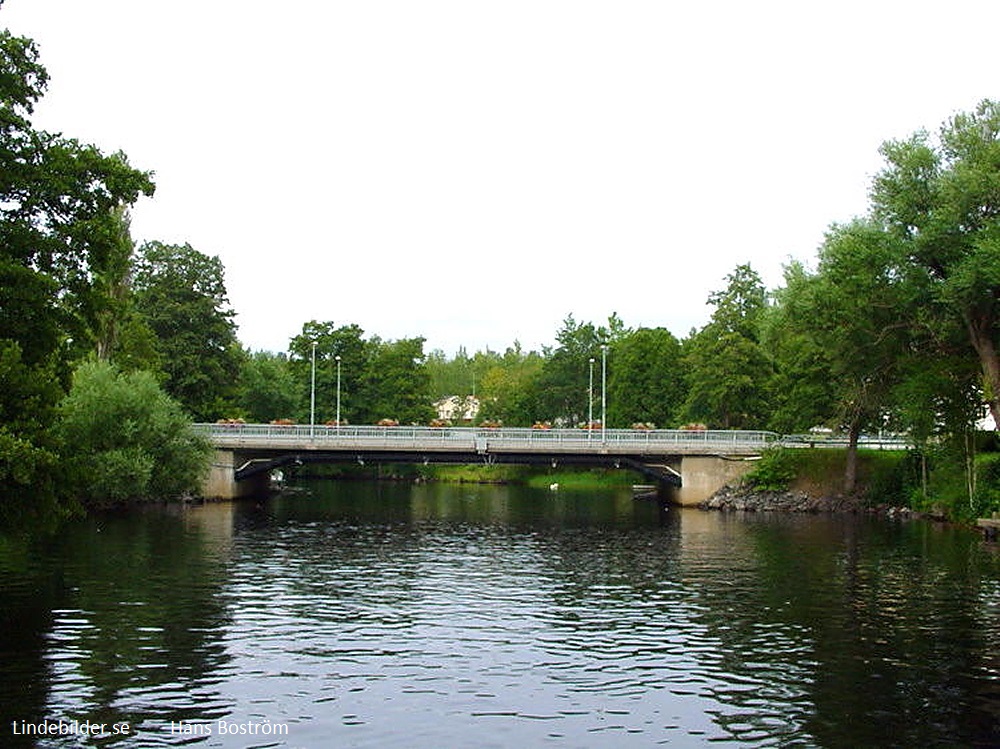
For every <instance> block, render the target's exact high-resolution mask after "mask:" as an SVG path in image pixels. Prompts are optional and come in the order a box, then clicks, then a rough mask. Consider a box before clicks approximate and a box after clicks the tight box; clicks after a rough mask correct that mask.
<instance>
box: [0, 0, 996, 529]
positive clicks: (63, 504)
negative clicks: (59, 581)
mask: <svg viewBox="0 0 1000 749" xmlns="http://www.w3.org/2000/svg"><path fill="white" fill-rule="evenodd" d="M0 4H2V0H0ZM0 58H2V59H3V65H4V70H5V72H6V75H4V76H0V111H2V112H3V116H2V118H0V131H2V133H3V138H2V139H0V164H2V165H4V166H3V169H2V171H0V518H2V519H4V520H8V521H10V520H14V519H17V518H23V517H37V518H54V517H59V516H61V515H65V514H66V513H69V512H73V511H79V510H85V509H87V508H91V507H100V506H104V505H107V504H109V503H114V504H122V503H131V502H137V501H142V500H146V499H150V498H159V497H164V496H173V495H176V494H180V493H184V492H191V491H195V490H196V489H197V487H198V485H199V481H200V476H201V474H202V472H203V471H204V470H205V468H206V465H207V457H206V455H207V452H206V446H205V445H204V443H202V442H200V441H199V440H198V439H197V438H196V437H195V436H194V435H193V434H192V433H191V430H190V429H189V428H188V427H187V424H188V423H189V422H190V421H192V420H195V421H215V420H217V419H224V418H225V419H233V418H238V419H245V420H247V421H256V422H261V421H263V422H266V421H270V420H274V419H292V420H296V421H300V422H301V421H307V420H308V419H309V418H310V403H311V398H310V396H311V387H312V382H313V378H312V376H311V375H312V362H313V361H315V404H316V414H317V417H318V418H317V421H319V422H323V421H326V420H329V419H331V418H333V415H334V405H333V404H334V403H335V402H337V403H339V408H338V411H337V412H338V413H340V414H341V419H342V420H343V421H346V422H350V423H375V422H377V421H378V420H380V419H384V418H391V419H395V420H397V421H399V422H400V423H404V424H409V423H419V424H426V423H428V422H429V420H430V419H432V418H433V417H434V416H435V415H436V414H435V411H434V409H433V406H432V404H433V403H434V402H435V401H437V400H439V399H441V398H444V397H446V396H454V395H458V396H466V395H468V394H470V393H474V394H475V396H476V401H477V403H478V405H479V409H480V410H479V412H478V414H477V416H476V418H477V419H488V420H490V421H491V422H493V423H497V422H501V423H503V424H505V425H508V426H531V425H533V424H535V423H537V422H548V423H552V424H556V425H563V426H574V425H577V424H582V423H584V422H586V421H587V420H588V419H589V418H590V415H591V411H592V407H593V404H594V402H595V400H596V399H597V398H601V399H602V400H605V401H606V403H607V422H608V423H607V426H608V427H610V428H614V427H628V426H630V425H631V424H634V423H643V424H656V425H659V426H661V427H672V426H674V427H676V426H680V425H684V424H691V423H697V424H703V425H706V426H707V427H709V428H721V429H769V430H772V431H776V432H779V433H782V434H793V433H797V432H803V431H805V430H808V429H810V428H814V427H825V428H828V429H832V430H835V431H838V432H840V433H842V434H843V435H845V437H846V438H847V441H848V447H847V449H846V451H844V452H843V453H842V456H843V462H842V464H840V466H839V469H838V470H839V476H840V478H839V482H840V492H841V493H842V494H843V495H844V496H854V495H855V494H857V492H858V490H859V487H860V486H861V485H862V483H863V482H864V481H866V479H865V471H866V470H868V469H867V468H866V466H868V465H869V458H867V457H866V456H865V455H864V454H863V453H862V452H861V451H859V450H858V441H859V437H860V436H861V435H862V434H863V433H866V432H876V431H880V432H881V431H884V430H889V431H893V432H895V433H898V434H905V435H906V436H907V438H908V439H909V440H910V441H911V443H912V445H913V451H912V452H911V453H908V454H906V455H904V456H901V457H900V458H899V466H900V467H899V468H898V469H893V470H892V471H887V472H885V473H883V472H881V471H877V472H876V473H875V474H874V475H876V476H880V477H881V476H884V477H885V478H884V481H885V483H886V486H887V487H890V488H891V489H892V491H894V492H896V494H895V495H894V496H898V497H899V501H900V502H901V503H903V504H905V505H907V506H910V507H917V508H920V507H932V506H936V507H940V508H941V509H942V511H943V512H945V513H947V514H948V515H950V516H954V517H971V516H975V515H984V514H988V513H990V512H994V511H997V510H1000V467H998V458H997V453H996V452H995V445H994V444H993V440H992V436H990V435H987V436H982V435H981V434H980V433H979V432H978V431H977V424H978V422H979V420H980V419H981V417H982V416H983V413H984V412H989V413H990V414H991V415H992V416H993V417H994V419H996V418H997V417H998V416H1000V304H998V303H997V301H996V300H997V299H1000V103H997V102H994V101H983V102H981V103H980V104H978V105H977V106H976V107H975V108H974V109H973V110H972V111H971V112H968V113H960V114H956V115H955V116H954V117H952V118H950V119H949V120H948V121H946V122H945V123H944V124H943V125H942V127H941V128H940V130H939V132H938V133H937V134H936V135H933V136H932V135H931V134H929V133H928V132H925V131H918V132H917V133H915V134H914V135H913V136H912V137H911V138H908V139H905V140H902V141H891V142H887V143H886V144H885V145H884V146H883V148H882V155H883V157H884V159H885V167H884V169H883V170H882V171H881V172H880V173H879V174H878V175H877V176H876V177H875V179H874V180H873V184H872V190H871V195H872V203H871V208H870V211H869V213H868V214H867V215H865V216H863V217H857V218H854V219H852V220H849V221H847V222H846V223H835V224H832V225H831V226H830V229H829V232H828V234H827V236H826V239H825V241H824V242H823V244H822V246H821V247H820V248H819V251H818V255H817V257H816V258H815V262H805V261H798V260H793V261H791V262H790V263H789V264H788V266H787V268H786V272H785V277H784V280H783V284H782V285H781V286H780V287H779V288H777V289H771V290H769V289H766V288H765V287H764V285H763V283H762V281H761V279H760V277H759V275H758V274H757V273H756V271H754V269H753V268H752V267H751V266H750V265H749V264H740V265H738V266H737V267H736V268H735V269H734V270H733V272H732V273H730V274H729V275H727V276H726V278H725V279H724V284H723V285H722V288H721V289H719V290H716V291H713V292H711V293H710V294H708V302H709V305H710V306H711V308H712V310H713V312H712V314H711V317H710V319H709V321H708V322H707V323H706V324H705V325H704V326H702V327H701V328H699V329H697V330H692V331H691V332H690V333H689V335H687V336H686V337H684V338H678V337H676V336H675V335H674V334H673V333H671V332H670V331H669V330H667V329H666V328H665V327H655V328H644V327H640V328H635V329H633V328H630V327H628V325H627V324H626V323H625V321H623V320H622V319H621V318H619V317H618V316H617V314H614V313H611V314H610V316H609V317H608V319H607V322H606V323H605V324H594V323H591V322H580V321H578V320H576V319H575V318H574V317H573V315H572V314H569V315H567V317H566V318H565V319H564V320H563V321H562V324H561V326H560V327H559V328H558V330H557V331H556V332H555V343H554V344H553V345H552V346H548V347H543V348H542V350H541V351H525V350H523V349H522V348H521V346H520V345H519V344H518V343H517V342H516V341H515V342H514V343H513V344H512V345H511V346H510V347H509V348H508V349H507V350H506V351H504V352H502V353H501V352H495V351H490V350H486V351H478V352H475V353H473V354H469V353H468V352H467V351H465V350H460V351H458V352H457V353H456V354H455V355H454V356H449V355H446V354H445V353H444V352H441V351H431V352H425V351H424V342H425V341H424V339H423V338H421V337H415V338H409V339H402V340H395V341H391V340H384V339H382V338H380V337H379V336H378V335H366V333H365V331H364V330H362V329H361V328H360V327H359V326H357V325H355V324H352V323H336V322H334V321H330V320H326V321H318V320H309V321H305V322H303V325H302V330H301V332H300V333H299V334H297V335H295V336H293V337H292V338H291V340H290V341H289V345H288V349H287V351H283V352H269V351H249V350H247V349H246V348H244V346H243V345H242V344H241V343H240V341H239V340H238V338H237V335H236V326H235V323H234V318H235V312H234V310H233V309H232V308H231V307H230V305H229V301H228V298H227V292H226V286H225V269H224V267H223V265H222V263H221V261H220V260H219V259H218V258H217V257H214V256H212V255H208V254H204V253H202V252H201V251H199V250H197V249H195V248H193V247H191V246H190V245H187V244H184V245H172V244H167V243H163V242H159V241H147V242H144V243H142V244H141V245H138V246H137V245H136V243H135V242H134V241H133V240H132V238H131V234H130V229H129V213H128V210H129V207H130V206H131V205H133V204H134V203H135V201H136V200H137V199H138V198H139V197H140V196H142V195H146V196H151V195H152V194H153V192H154V182H153V175H152V172H150V171H144V170H141V169H137V168H135V167H133V166H131V165H130V164H129V162H128V159H127V157H126V156H125V155H124V154H122V153H115V154H112V155H107V154H104V153H102V152H101V151H100V150H99V149H97V148H96V147H94V146H91V145H87V144H82V143H80V142H78V141H76V140H74V139H72V138H68V137H65V136H63V135H61V134H52V133H48V132H44V131H41V130H38V129H36V128H35V127H34V126H33V125H32V122H31V118H32V114H33V110H34V106H35V104H36V103H37V102H38V101H39V99H40V98H41V97H42V96H43V94H44V92H45V89H46V86H47V83H48V74H47V72H46V70H45V68H44V66H43V65H42V64H41V63H40V61H39V55H38V51H37V49H36V46H35V44H34V43H33V42H32V41H31V40H30V39H25V38H21V37H16V36H14V35H12V34H11V33H10V32H9V31H6V30H3V31H0ZM183 230H184V227H177V231H179V232H182V231H183ZM806 249H811V248H806ZM605 355H606V362H607V392H606V393H598V392H596V391H594V390H592V389H591V388H590V387H589V384H588V377H589V374H590V372H591V368H592V366H593V362H594V361H595V360H596V361H599V362H602V363H603V361H604V359H605ZM602 379H603V378H602ZM111 414H113V415H114V416H113V418H111V417H110V415H111ZM463 423H464V422H463ZM790 460H791V459H790V458H784V457H782V458H777V457H775V458H768V459H767V460H765V461H763V462H762V465H761V468H760V469H759V470H764V467H765V466H771V468H769V469H768V470H771V471H772V472H773V471H775V470H778V468H780V467H781V466H782V465H784V464H785V462H787V461H790ZM873 460H874V459H873ZM781 470H785V469H781ZM794 470H796V471H800V470H805V468H804V466H797V467H795V468H794ZM166 477H169V480H168V479H167V478H166ZM867 480H868V482H869V484H868V487H869V490H870V492H871V493H872V496H876V495H877V494H878V490H877V485H878V484H879V482H880V481H883V479H882V478H879V479H877V480H876V481H875V484H872V483H871V479H867ZM563 482H565V483H569V479H568V478H563V479H560V483H563ZM894 482H895V483H894ZM894 501H895V500H894Z"/></svg>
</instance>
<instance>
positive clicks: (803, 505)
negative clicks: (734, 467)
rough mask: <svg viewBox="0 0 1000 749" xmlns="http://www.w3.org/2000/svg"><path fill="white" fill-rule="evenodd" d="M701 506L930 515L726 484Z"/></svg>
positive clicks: (856, 501)
mask: <svg viewBox="0 0 1000 749" xmlns="http://www.w3.org/2000/svg"><path fill="white" fill-rule="evenodd" d="M699 507H700V508H701V509H703V510H722V511H729V512H733V511H742V512H812V513H822V512H846V513H871V514H876V515H884V516H886V517H898V518H916V517H922V518H931V519H935V517H934V514H933V513H931V514H927V513H917V512H914V511H913V510H911V509H909V508H908V507H890V506H888V505H874V506H873V505H870V504H869V503H868V502H866V501H865V500H864V499H863V498H860V497H856V496H844V495H827V496H818V497H817V496H813V495H811V494H808V493H807V492H803V491H783V492H763V491H754V490H753V489H748V488H746V487H742V486H724V487H722V488H721V489H720V490H719V491H717V492H716V493H715V494H713V495H712V496H711V497H709V498H708V499H707V500H705V501H704V502H702V503H701V504H700V505H699Z"/></svg>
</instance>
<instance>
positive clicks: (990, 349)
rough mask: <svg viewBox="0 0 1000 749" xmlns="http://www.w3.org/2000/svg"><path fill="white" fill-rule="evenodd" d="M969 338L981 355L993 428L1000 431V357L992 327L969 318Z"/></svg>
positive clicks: (985, 322) (987, 403)
mask: <svg viewBox="0 0 1000 749" xmlns="http://www.w3.org/2000/svg"><path fill="white" fill-rule="evenodd" d="M966 322H967V324H968V328H969V338H970V340H971V341H972V347H973V348H974V349H975V350H976V353H977V354H978V355H979V364H980V366H981V367H982V370H983V377H984V379H985V381H986V382H985V385H986V396H987V397H986V405H987V406H989V409H990V415H991V416H992V417H993V428H994V429H1000V356H998V355H997V347H996V344H995V343H994V342H993V336H992V335H991V326H990V325H989V324H988V322H987V321H984V320H978V319H975V318H967V320H966Z"/></svg>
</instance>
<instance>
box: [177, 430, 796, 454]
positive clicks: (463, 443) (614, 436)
mask: <svg viewBox="0 0 1000 749" xmlns="http://www.w3.org/2000/svg"><path fill="white" fill-rule="evenodd" d="M196 427H197V429H198V430H199V431H200V432H202V433H204V434H206V435H207V436H208V437H209V438H210V439H211V441H212V444H214V445H215V446H216V447H220V448H228V449H234V450H240V449H243V450H268V451H270V450H323V451H340V450H343V451H351V450H365V451H370V452H377V451H386V452H393V453H399V452H413V453H421V452H434V453H447V452H454V453H469V452H474V453H477V454H488V453H542V454H549V453H573V454H593V455H648V456H657V455H685V454H687V455H753V454H757V453H760V451H761V450H763V449H764V448H765V447H767V446H768V445H770V444H772V443H775V442H776V441H778V439H779V438H778V435H777V434H774V433H773V432H763V431H761V432H750V431H747V432H738V431H713V430H705V431H687V430H672V429H650V430H639V429H607V430H603V431H601V430H591V431H588V430H584V429H507V428H501V429H478V428H472V427H446V428H437V427H368V426H341V427H335V426H308V425H292V426H282V425H275V424H199V425H196Z"/></svg>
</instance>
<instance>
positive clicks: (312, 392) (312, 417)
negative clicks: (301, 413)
mask: <svg viewBox="0 0 1000 749" xmlns="http://www.w3.org/2000/svg"><path fill="white" fill-rule="evenodd" d="M315 427H316V341H313V342H312V385H311V386H310V388H309V439H312V437H313V431H314V429H315Z"/></svg>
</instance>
